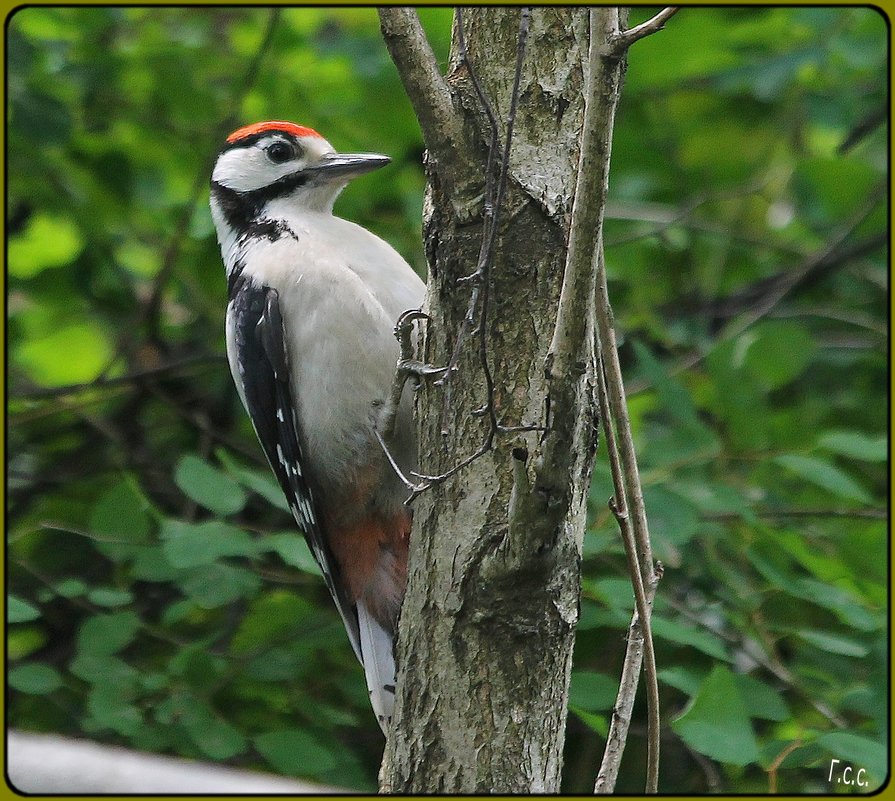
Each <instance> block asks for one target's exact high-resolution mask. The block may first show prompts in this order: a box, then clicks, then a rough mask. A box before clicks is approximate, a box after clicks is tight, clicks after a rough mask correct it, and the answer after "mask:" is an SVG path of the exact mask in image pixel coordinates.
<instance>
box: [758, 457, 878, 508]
mask: <svg viewBox="0 0 895 801" xmlns="http://www.w3.org/2000/svg"><path fill="white" fill-rule="evenodd" d="M774 462H776V463H777V464H779V465H780V466H781V467H785V468H786V469H787V470H791V471H792V472H793V473H795V474H796V475H797V476H800V477H801V478H804V479H805V480H806V481H810V482H811V483H812V484H815V485H816V486H818V487H820V488H821V489H825V490H827V491H828V492H831V493H832V494H833V495H836V496H838V497H840V498H848V499H849V500H854V501H860V502H861V503H867V504H869V503H871V502H872V500H873V499H872V498H871V497H870V495H869V494H868V493H867V491H866V490H865V489H864V488H863V487H862V486H861V485H860V484H858V482H857V481H855V480H854V479H853V478H852V477H851V476H849V475H848V474H847V473H844V472H843V471H842V470H840V469H839V468H838V467H836V466H835V465H833V464H830V462H827V461H824V460H823V459H818V458H816V457H814V456H802V455H801V454H798V453H786V454H783V455H781V456H776V457H774Z"/></svg>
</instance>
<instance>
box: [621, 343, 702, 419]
mask: <svg viewBox="0 0 895 801" xmlns="http://www.w3.org/2000/svg"><path fill="white" fill-rule="evenodd" d="M634 353H635V354H636V356H637V366H638V367H639V368H640V370H641V371H642V372H643V375H644V377H645V378H646V379H647V381H649V383H650V385H651V386H652V389H653V390H654V391H655V392H656V393H657V394H658V396H659V405H660V406H661V408H662V409H663V410H664V411H665V412H666V413H668V414H670V415H671V416H672V417H673V418H674V419H675V420H678V421H680V422H681V423H683V424H684V427H685V428H687V427H689V426H693V427H696V426H699V420H698V418H697V416H696V407H695V406H694V405H693V398H692V397H691V396H690V393H689V392H688V391H687V390H686V389H685V388H684V386H683V385H682V384H680V383H679V382H678V381H676V380H675V379H673V378H672V377H671V376H670V375H669V368H668V367H666V366H664V365H662V364H660V363H659V361H658V360H657V359H656V358H655V357H654V356H653V354H652V353H651V352H650V350H649V348H647V347H646V346H645V345H643V344H642V343H640V342H638V341H636V340H635V341H634Z"/></svg>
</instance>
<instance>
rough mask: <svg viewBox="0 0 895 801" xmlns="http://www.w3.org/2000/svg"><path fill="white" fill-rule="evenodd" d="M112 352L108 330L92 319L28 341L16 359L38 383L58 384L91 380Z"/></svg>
mask: <svg viewBox="0 0 895 801" xmlns="http://www.w3.org/2000/svg"><path fill="white" fill-rule="evenodd" d="M112 353H113V351H112V344H111V341H110V339H109V331H108V329H106V328H104V327H102V326H101V325H99V323H96V322H93V321H90V322H83V323H71V324H68V325H63V326H60V327H58V328H56V329H54V330H53V331H51V332H49V333H47V334H46V335H45V336H43V337H35V338H32V339H28V340H25V341H24V342H22V343H21V344H19V345H18V347H17V348H16V349H15V351H14V358H15V360H16V362H17V363H18V366H19V368H20V369H22V370H24V371H25V372H26V373H27V374H28V375H29V376H30V377H31V378H32V379H33V380H34V381H35V382H36V383H38V384H40V385H41V386H45V387H56V386H62V385H65V384H77V383H81V382H87V381H92V380H93V379H95V378H96V377H97V376H98V375H99V374H100V372H101V371H102V370H103V369H105V368H106V367H107V366H108V364H109V361H110V360H111V358H112Z"/></svg>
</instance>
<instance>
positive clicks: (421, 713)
mask: <svg viewBox="0 0 895 801" xmlns="http://www.w3.org/2000/svg"><path fill="white" fill-rule="evenodd" d="M519 16H520V11H519V9H513V8H505V9H504V8H501V9H482V8H476V9H467V10H466V12H465V14H464V22H465V33H466V40H467V46H468V52H469V60H470V61H471V63H472V65H473V68H474V70H475V72H476V74H477V75H478V77H479V80H480V82H481V85H482V87H483V89H484V92H485V94H486V96H487V97H488V98H489V99H490V102H491V104H492V106H493V109H494V112H495V115H496V116H497V118H498V120H499V121H500V123H501V131H500V133H501V137H503V135H504V133H505V131H504V129H503V126H504V122H505V120H506V117H507V112H508V108H509V103H510V96H511V87H512V84H513V77H514V67H515V62H516V54H517V34H518V25H519ZM587 49H588V17H587V11H586V10H572V9H567V8H565V9H560V8H549V7H547V8H539V9H535V10H534V11H533V14H532V19H531V28H530V34H529V38H528V45H527V51H526V57H525V62H524V66H523V70H522V80H521V91H520V101H519V108H518V113H517V117H516V123H515V133H514V139H513V148H512V153H511V158H510V173H509V181H508V185H507V191H506V197H505V200H504V203H503V207H502V209H501V211H500V222H499V225H498V228H497V232H496V244H495V256H494V262H493V275H492V282H491V286H490V293H489V297H490V301H489V309H488V319H487V325H486V329H485V330H486V333H487V356H488V364H489V367H490V371H491V373H492V374H493V377H494V403H495V409H496V415H497V419H498V421H499V423H500V424H501V425H503V426H519V425H529V424H537V425H539V426H544V427H546V428H545V430H540V431H527V432H519V431H517V432H508V433H501V434H499V435H498V436H496V437H495V439H494V447H493V448H492V449H491V450H490V451H488V452H487V453H486V454H485V455H484V456H482V457H481V458H480V459H478V460H477V461H475V462H473V463H472V464H470V465H469V466H468V467H466V468H464V469H463V470H462V471H461V472H459V473H458V474H456V475H454V476H453V477H451V478H450V479H448V480H447V481H445V482H444V483H441V484H436V485H435V486H434V487H432V488H431V489H429V490H428V491H426V492H424V493H423V494H422V495H420V496H419V497H418V498H417V499H416V500H415V502H414V515H415V517H414V527H413V535H412V537H411V554H410V568H409V580H408V589H407V596H406V598H405V602H404V608H403V610H402V615H401V623H400V631H399V640H398V664H399V681H398V697H397V706H396V713H395V725H394V726H393V729H392V733H391V735H390V737H389V740H388V744H387V746H386V753H385V758H384V762H383V769H382V772H381V789H382V790H383V791H386V792H403V793H431V792H449V793H477V792H499V793H532V792H557V791H558V790H559V787H560V775H561V766H562V746H563V736H564V729H565V719H566V702H567V695H568V683H569V675H570V670H571V657H572V647H573V644H574V634H575V624H576V622H577V619H578V609H579V585H580V575H579V565H580V553H581V541H582V536H583V531H584V522H585V513H586V498H587V489H588V486H589V483H590V475H591V466H592V463H593V458H594V453H595V449H596V441H597V440H596V425H597V404H596V396H595V373H594V359H593V355H594V354H593V319H592V315H593V309H592V304H589V305H588V307H587V308H585V309H584V311H583V313H584V314H586V315H587V320H586V325H585V326H584V330H583V332H582V333H583V336H582V338H581V341H580V342H579V343H578V345H577V353H576V357H575V358H573V359H572V360H571V361H570V363H569V366H568V371H567V373H566V374H565V375H561V376H556V375H554V376H553V379H552V383H551V380H550V376H549V375H548V370H547V368H546V362H547V355H548V349H549V348H550V345H551V341H552V339H553V335H554V328H555V322H556V317H557V308H558V303H559V298H560V292H561V288H562V282H563V272H564V268H565V262H566V247H567V239H568V225H569V219H570V213H571V207H572V200H573V196H574V188H575V179H576V168H577V164H578V156H579V140H580V136H581V126H582V120H583V114H584V93H583V90H584V86H585V78H586V76H585V70H586V62H587ZM448 85H449V87H450V91H451V95H452V101H453V103H454V106H455V108H456V109H457V110H458V113H459V114H460V115H461V119H462V129H463V131H464V135H465V138H466V141H467V143H468V144H467V147H468V156H469V158H470V159H471V160H472V162H473V163H474V164H477V165H478V167H479V170H480V172H481V175H482V182H481V183H480V184H479V185H478V186H477V187H475V188H474V192H472V193H470V192H468V191H467V192H466V193H465V194H463V195H460V194H458V190H457V189H456V187H457V186H458V183H457V182H452V181H451V180H450V178H449V177H446V176H445V175H444V174H442V173H443V171H444V170H445V169H447V167H448V166H449V165H445V164H444V163H439V162H438V161H437V160H435V159H431V160H430V163H429V164H428V176H429V191H428V194H427V202H426V207H425V209H424V236H425V245H426V254H427V258H428V262H429V270H430V279H429V296H428V300H427V306H428V308H427V311H428V312H429V313H430V315H431V317H432V319H431V321H430V322H429V323H428V325H427V326H426V327H425V328H424V336H423V349H422V350H423V353H422V356H423V357H424V358H425V360H426V361H427V362H429V363H430V364H446V363H448V360H449V359H450V355H451V352H452V350H453V347H454V342H455V338H456V335H457V332H458V330H460V327H461V323H462V320H463V317H464V315H465V314H466V311H467V305H468V302H469V292H470V287H469V285H468V284H458V279H460V278H462V277H464V276H467V275H469V274H470V273H472V272H473V271H474V270H475V268H476V265H477V262H478V257H479V249H480V245H481V240H482V229H483V214H484V208H483V203H482V197H481V193H482V192H483V191H484V174H485V165H486V162H487V155H488V153H487V150H488V148H487V144H488V141H489V135H490V134H489V128H488V124H487V118H486V116H485V114H484V113H483V111H482V108H481V103H480V101H479V99H478V97H477V95H476V92H475V90H474V88H473V85H472V82H471V81H470V76H469V72H468V70H467V69H466V67H465V66H464V65H463V64H462V63H461V61H460V59H459V58H458V42H457V30H456V24H455V30H454V38H453V48H452V61H451V69H450V73H449V75H448ZM498 162H499V159H498ZM477 322H478V319H477ZM486 400H487V392H486V384H485V377H484V372H483V369H482V365H481V360H480V352H479V340H478V338H477V335H476V334H475V333H473V334H472V335H470V337H469V339H468V340H467V342H466V346H465V348H464V350H463V353H462V355H461V358H460V361H459V371H458V372H457V373H456V375H455V377H454V378H453V380H452V386H451V403H450V405H449V407H448V408H447V413H446V415H443V409H442V403H443V390H442V389H441V388H439V387H437V386H431V385H427V386H424V387H423V388H422V389H421V390H420V391H419V393H418V395H417V413H418V422H419V435H420V443H421V448H420V453H421V460H420V462H421V470H422V471H424V472H426V473H430V474H439V473H442V472H444V471H446V470H449V469H450V468H451V467H452V466H453V465H455V464H456V463H458V462H460V461H461V460H463V459H464V458H465V457H467V456H469V455H470V454H471V453H473V452H474V451H475V450H476V449H477V448H478V447H479V446H480V444H481V443H482V441H483V440H484V438H485V436H486V434H487V432H488V426H489V420H488V416H487V415H484V416H483V415H476V414H475V411H474V410H476V409H480V408H481V407H482V406H483V404H485V402H486ZM442 430H444V431H446V432H447V433H446V434H443V433H442Z"/></svg>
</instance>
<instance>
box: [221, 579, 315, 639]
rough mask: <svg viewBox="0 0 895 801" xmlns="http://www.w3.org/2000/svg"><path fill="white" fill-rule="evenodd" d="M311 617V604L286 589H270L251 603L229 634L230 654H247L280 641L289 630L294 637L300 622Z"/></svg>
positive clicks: (312, 610) (312, 611) (312, 612)
mask: <svg viewBox="0 0 895 801" xmlns="http://www.w3.org/2000/svg"><path fill="white" fill-rule="evenodd" d="M313 616H314V607H313V606H311V604H309V603H308V602H307V601H306V600H304V598H301V597H300V596H298V595H295V594H294V593H291V592H289V591H288V590H273V591H271V592H267V593H265V594H264V595H262V596H261V597H260V598H257V599H255V600H254V601H253V602H252V605H251V608H250V609H249V611H248V613H247V614H246V615H245V617H244V618H243V619H242V621H241V622H240V624H239V628H238V629H237V630H236V633H235V634H234V635H233V638H232V640H231V642H230V647H231V649H232V651H233V653H234V654H247V653H251V652H252V651H256V650H257V649H259V648H265V647H269V646H270V645H272V644H274V643H278V642H282V641H283V640H284V639H285V638H286V636H287V635H288V634H289V633H290V632H291V633H292V637H295V636H297V634H298V627H300V626H301V625H302V622H303V621H306V620H307V619H308V618H311V617H313Z"/></svg>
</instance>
